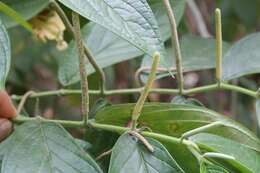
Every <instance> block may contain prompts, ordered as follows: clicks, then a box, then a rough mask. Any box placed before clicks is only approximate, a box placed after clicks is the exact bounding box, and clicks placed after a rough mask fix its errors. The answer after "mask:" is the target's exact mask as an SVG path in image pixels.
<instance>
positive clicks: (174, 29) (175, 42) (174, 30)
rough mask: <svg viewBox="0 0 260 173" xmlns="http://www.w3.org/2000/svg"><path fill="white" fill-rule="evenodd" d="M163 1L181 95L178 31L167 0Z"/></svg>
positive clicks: (182, 84)
mask: <svg viewBox="0 0 260 173" xmlns="http://www.w3.org/2000/svg"><path fill="white" fill-rule="evenodd" d="M163 2H164V6H165V8H166V10H167V14H168V18H169V22H170V25H171V32H172V37H171V39H172V45H173V48H174V50H175V57H176V69H177V79H178V86H179V94H181V95H182V94H183V90H184V81H183V70H182V56H181V49H180V43H179V37H178V32H177V25H176V20H175V17H174V13H173V10H172V8H171V4H170V2H169V0H163Z"/></svg>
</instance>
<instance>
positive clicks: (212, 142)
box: [190, 133, 260, 173]
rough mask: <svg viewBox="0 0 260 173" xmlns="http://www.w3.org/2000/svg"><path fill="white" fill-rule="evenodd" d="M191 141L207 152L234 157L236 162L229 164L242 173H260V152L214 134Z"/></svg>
mask: <svg viewBox="0 0 260 173" xmlns="http://www.w3.org/2000/svg"><path fill="white" fill-rule="evenodd" d="M190 139H191V140H193V141H194V142H196V143H197V144H199V146H200V147H202V148H203V149H205V150H207V151H213V152H219V153H223V154H227V155H230V156H233V157H234V158H235V161H233V160H228V161H227V162H228V163H229V164H230V165H232V166H233V167H235V168H237V169H238V170H240V171H241V172H242V173H247V172H252V173H258V172H260V164H259V163H260V152H259V151H255V150H254V149H251V148H249V147H247V146H245V145H243V144H241V143H238V142H236V141H233V140H230V139H227V138H224V137H221V136H217V135H213V134H207V133H201V134H197V135H195V136H192V137H190Z"/></svg>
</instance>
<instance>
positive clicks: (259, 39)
mask: <svg viewBox="0 0 260 173" xmlns="http://www.w3.org/2000/svg"><path fill="white" fill-rule="evenodd" d="M259 44H260V33H259V32H258V33H254V34H250V35H249V36H246V37H245V38H243V39H241V40H240V41H238V42H237V43H236V44H234V45H233V46H232V47H231V49H230V50H229V51H228V53H227V54H226V55H225V57H224V59H223V74H222V80H225V81H226V80H230V79H234V78H238V77H241V76H245V75H249V74H253V73H259V72H260V50H259Z"/></svg>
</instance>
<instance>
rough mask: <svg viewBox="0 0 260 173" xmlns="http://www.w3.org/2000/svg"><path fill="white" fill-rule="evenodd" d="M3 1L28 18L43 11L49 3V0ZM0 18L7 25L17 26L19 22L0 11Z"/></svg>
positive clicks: (24, 17)
mask: <svg viewBox="0 0 260 173" xmlns="http://www.w3.org/2000/svg"><path fill="white" fill-rule="evenodd" d="M1 1H2V2H3V3H5V4H6V5H8V6H9V7H10V8H12V9H13V10H14V11H16V12H17V13H18V14H20V16H21V17H22V18H23V19H25V20H28V19H30V18H32V17H33V16H35V15H36V14H38V13H39V12H40V11H42V10H43V9H44V8H45V7H46V6H47V5H48V4H49V2H50V1H49V0H33V1H32V0H1ZM0 19H2V20H3V23H4V24H5V25H6V26H7V27H13V26H16V25H17V23H16V22H15V21H14V20H13V19H12V18H10V16H7V15H5V14H3V13H0Z"/></svg>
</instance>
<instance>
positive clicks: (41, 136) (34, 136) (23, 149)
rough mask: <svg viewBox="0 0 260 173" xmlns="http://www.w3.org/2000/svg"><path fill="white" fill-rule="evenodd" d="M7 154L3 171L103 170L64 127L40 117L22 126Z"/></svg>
mask: <svg viewBox="0 0 260 173" xmlns="http://www.w3.org/2000/svg"><path fill="white" fill-rule="evenodd" d="M7 150H8V152H6V153H5V154H4V157H3V162H2V169H1V170H2V173H36V172H39V173H47V172H55V173H56V172H57V173H58V172H62V173H101V172H102V171H101V170H100V168H99V167H98V165H97V164H96V163H95V161H94V160H93V159H92V158H91V157H90V156H89V155H88V154H87V153H86V152H85V151H84V150H83V149H82V148H81V147H80V146H78V145H77V143H76V142H75V139H73V138H72V137H71V136H70V135H69V134H68V133H67V132H66V131H65V130H64V129H63V127H61V126H60V125H58V124H55V123H44V122H41V121H40V120H36V121H32V122H27V123H25V124H23V125H21V126H19V127H18V128H17V129H16V130H15V132H14V133H13V134H12V136H11V140H10V141H9V146H8V148H7Z"/></svg>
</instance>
